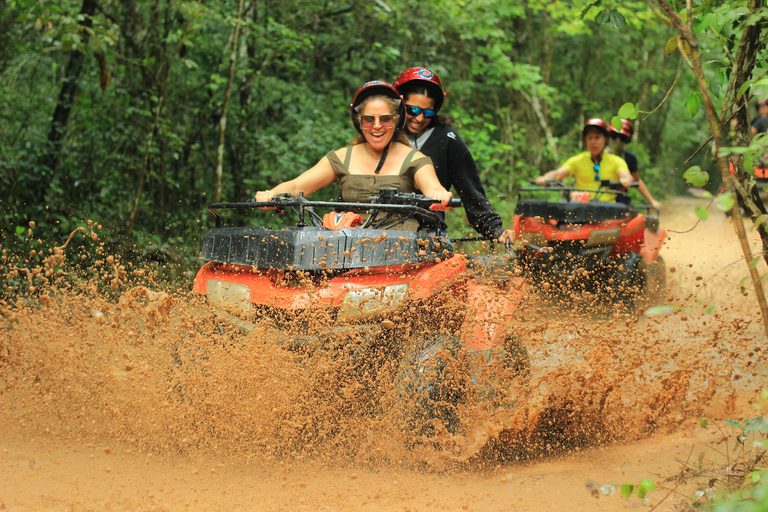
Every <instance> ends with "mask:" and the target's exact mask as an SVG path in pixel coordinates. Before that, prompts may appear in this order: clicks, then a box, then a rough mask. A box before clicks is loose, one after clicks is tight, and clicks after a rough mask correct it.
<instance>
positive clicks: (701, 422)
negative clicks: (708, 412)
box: [699, 418, 709, 428]
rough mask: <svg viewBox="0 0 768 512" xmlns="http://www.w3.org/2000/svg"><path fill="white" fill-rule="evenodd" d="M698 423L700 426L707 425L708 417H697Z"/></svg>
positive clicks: (704, 426) (705, 426)
mask: <svg viewBox="0 0 768 512" xmlns="http://www.w3.org/2000/svg"><path fill="white" fill-rule="evenodd" d="M699 425H701V428H707V426H708V425H709V418H699Z"/></svg>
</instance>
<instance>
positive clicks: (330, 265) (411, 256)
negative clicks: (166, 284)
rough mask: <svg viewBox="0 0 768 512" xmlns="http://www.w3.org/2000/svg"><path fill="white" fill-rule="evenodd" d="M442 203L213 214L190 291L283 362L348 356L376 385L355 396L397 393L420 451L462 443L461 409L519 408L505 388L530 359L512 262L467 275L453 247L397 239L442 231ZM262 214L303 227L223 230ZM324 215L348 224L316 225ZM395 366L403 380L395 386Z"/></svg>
mask: <svg viewBox="0 0 768 512" xmlns="http://www.w3.org/2000/svg"><path fill="white" fill-rule="evenodd" d="M435 203H436V202H435V201H433V200H431V199H426V198H424V197H422V196H418V195H414V194H398V193H396V192H395V191H393V190H388V189H382V191H381V193H380V195H379V196H376V197H372V198H371V202H370V203H366V204H361V203H340V202H321V201H310V200H307V199H305V198H304V197H276V198H275V199H274V200H273V201H269V202H263V203H256V202H246V203H222V204H212V205H210V207H209V208H210V211H211V213H212V214H213V215H214V216H215V219H216V227H215V228H214V229H212V230H210V231H209V232H208V233H207V234H206V235H205V237H204V239H203V248H202V258H203V259H204V260H207V263H206V264H205V265H204V266H203V267H202V268H201V269H200V271H199V272H198V274H197V276H196V278H195V283H194V290H195V291H196V292H199V293H201V294H204V295H206V296H207V299H208V301H209V302H210V303H211V304H213V305H215V306H217V307H218V308H220V309H222V310H224V311H227V312H229V313H230V314H231V315H234V317H236V319H235V321H236V322H238V323H239V324H240V325H243V326H246V327H247V326H249V325H253V322H257V321H260V322H262V323H263V322H264V321H265V320H266V321H268V322H269V323H271V324H272V325H274V326H275V327H277V328H278V329H277V332H279V334H278V335H277V341H278V343H281V344H282V345H283V346H284V347H285V348H287V349H290V350H293V351H296V352H299V353H301V354H306V355H308V356H311V355H312V354H313V353H315V351H318V350H337V351H344V352H345V353H346V354H348V355H349V356H350V357H351V360H353V361H355V366H356V368H355V369H354V372H358V373H366V374H367V375H373V376H374V379H373V380H368V381H367V383H364V384H362V385H361V386H360V388H361V389H362V388H365V390H366V391H367V392H368V393H370V394H371V395H373V396H374V397H375V398H376V399H377V400H374V402H382V401H383V400H382V399H383V398H385V396H384V395H386V393H383V392H382V390H384V389H386V388H387V384H390V386H389V389H393V390H394V391H393V392H392V393H390V395H389V397H390V398H392V400H389V401H388V402H389V403H391V404H392V405H393V410H394V412H396V413H398V415H399V417H400V418H401V421H402V425H403V430H404V431H406V432H409V433H410V434H411V441H412V442H418V440H419V439H426V438H427V437H429V436H430V435H433V434H437V433H448V434H449V437H450V438H451V439H452V440H453V441H451V443H452V444H453V445H456V444H461V439H460V438H461V437H462V435H463V433H464V431H465V428H464V423H463V417H462V412H461V408H462V405H463V404H471V409H472V410H473V411H475V412H476V411H477V410H478V408H483V407H486V408H487V409H488V410H494V408H498V407H499V405H505V406H511V404H512V403H513V400H512V398H513V396H512V395H513V393H512V391H511V383H512V381H513V380H514V379H515V378H516V377H517V376H519V375H524V374H526V372H527V365H528V359H527V352H526V350H525V348H524V347H523V346H522V345H521V344H520V343H519V342H518V341H517V340H516V339H515V338H514V337H513V336H512V333H511V332H510V329H509V327H510V323H511V321H512V316H513V314H514V313H515V310H516V309H517V307H518V305H519V303H520V300H521V298H522V297H523V295H524V286H523V282H522V279H520V278H513V277H512V275H513V274H512V272H511V270H512V269H511V254H510V255H509V256H508V257H507V258H501V259H498V258H497V261H496V262H495V263H492V262H490V261H488V262H486V264H485V265H478V262H477V261H475V262H473V265H472V267H474V268H475V270H472V269H470V268H469V267H470V265H469V260H468V258H467V257H465V256H464V255H461V254H454V251H453V247H452V245H451V244H450V243H449V242H448V240H446V239H445V238H442V237H435V236H430V235H429V234H426V233H421V232H414V231H405V230H398V229H397V227H398V225H400V224H401V223H402V222H404V221H405V220H407V219H411V218H418V217H419V216H426V217H432V218H433V219H434V221H435V222H436V223H437V224H438V225H442V228H444V224H443V223H442V220H441V219H440V217H439V216H438V215H437V214H436V213H434V211H432V210H430V208H434V207H435V206H436V204H435ZM458 204H459V202H458V200H454V202H453V203H452V206H457V205H458ZM259 208H261V209H265V208H270V209H276V210H277V211H279V212H280V213H283V212H284V211H286V210H288V209H291V210H294V211H295V213H296V214H297V217H298V222H297V223H296V225H295V226H286V227H283V228H281V229H266V228H264V227H222V225H221V216H220V214H219V211H220V210H222V211H223V210H233V209H237V210H247V211H250V212H254V211H257V210H256V209H259ZM321 208H322V209H334V210H339V209H346V210H350V211H348V212H346V213H337V212H336V211H333V212H330V213H327V214H325V215H324V217H320V216H319V215H318V214H317V213H316V212H315V209H318V210H319V209H321ZM356 212H357V213H356ZM361 214H362V215H361ZM363 216H367V219H366V220H365V221H363ZM489 265H490V267H489ZM480 271H482V272H483V273H484V274H486V275H487V274H491V275H492V276H493V279H484V278H482V277H480V276H479V273H480ZM307 359H309V360H311V358H307ZM310 364H311V363H310ZM387 366H389V367H394V368H397V370H396V372H391V373H392V374H391V376H390V377H387V375H386V372H384V371H382V368H384V367H387ZM382 379H383V380H385V381H386V380H387V379H391V380H390V381H389V382H382ZM373 407H377V408H379V407H381V405H380V403H379V404H378V405H373ZM425 436H426V437H425Z"/></svg>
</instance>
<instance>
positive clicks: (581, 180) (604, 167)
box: [562, 151, 629, 202]
mask: <svg viewBox="0 0 768 512" xmlns="http://www.w3.org/2000/svg"><path fill="white" fill-rule="evenodd" d="M562 167H565V168H566V169H568V171H569V172H570V173H571V175H572V176H575V177H576V188H585V189H592V190H594V189H597V188H599V187H600V182H599V181H595V177H596V176H597V174H598V171H595V169H594V167H595V163H594V162H593V161H592V156H591V154H590V153H589V151H584V152H583V153H579V154H578V155H576V156H573V157H571V158H569V159H568V160H566V161H565V163H564V164H563V165H562ZM619 171H627V172H629V168H628V167H627V162H625V161H624V159H623V158H620V157H618V156H616V155H612V154H610V153H606V152H603V157H602V160H600V171H599V174H600V181H602V180H608V181H619ZM594 196H595V194H591V195H590V197H589V198H590V199H594ZM598 201H609V202H616V195H615V194H600V197H599V198H598Z"/></svg>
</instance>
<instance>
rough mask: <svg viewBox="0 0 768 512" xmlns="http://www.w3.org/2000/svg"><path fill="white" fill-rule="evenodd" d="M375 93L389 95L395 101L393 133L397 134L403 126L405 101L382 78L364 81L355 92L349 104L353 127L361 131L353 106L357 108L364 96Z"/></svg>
mask: <svg viewBox="0 0 768 512" xmlns="http://www.w3.org/2000/svg"><path fill="white" fill-rule="evenodd" d="M377 94H380V95H382V96H387V97H390V98H392V99H393V100H395V101H397V115H398V119H397V124H396V125H395V134H397V132H399V131H400V130H401V129H402V128H403V127H404V126H405V102H404V101H403V97H402V96H400V93H399V92H397V89H395V88H394V87H392V84H390V83H388V82H384V81H383V80H371V81H370V82H366V83H364V84H363V85H362V87H360V88H359V89H358V90H357V92H356V93H355V98H354V99H353V100H352V104H350V105H349V107H350V112H351V116H352V124H353V125H354V126H355V129H356V130H357V131H358V132H360V133H363V131H362V130H361V129H360V122H359V121H358V120H357V117H358V113H357V111H356V110H355V108H357V106H358V105H360V104H361V103H362V102H363V100H364V99H365V98H367V97H369V96H375V95H377ZM393 139H394V136H393Z"/></svg>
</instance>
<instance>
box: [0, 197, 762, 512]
mask: <svg viewBox="0 0 768 512" xmlns="http://www.w3.org/2000/svg"><path fill="white" fill-rule="evenodd" d="M698 204H700V203H699V202H698V201H697V200H693V199H676V200H674V201H671V202H669V203H668V204H666V205H665V208H664V210H663V214H662V217H661V224H662V227H663V228H666V229H668V230H670V231H674V232H670V234H669V236H670V238H669V240H668V241H667V243H666V244H665V246H664V248H663V249H662V254H663V257H664V258H665V260H666V264H667V267H668V273H667V284H668V288H669V290H668V298H667V302H666V304H667V305H668V306H670V308H669V314H664V315H651V316H646V315H642V316H638V315H629V314H626V313H624V312H622V311H621V309H620V308H618V307H617V308H616V310H615V311H613V312H609V314H606V313H605V312H602V313H600V314H594V312H592V311H590V310H589V308H586V307H580V306H578V305H576V306H573V305H571V306H570V307H561V308H557V309H555V308H551V307H548V306H547V307H545V306H543V305H542V304H541V302H551V301H540V300H539V299H540V298H539V297H537V294H536V293H532V295H531V297H529V300H528V302H527V303H526V304H525V306H524V307H523V308H522V309H521V314H520V318H518V319H517V320H516V321H515V325H514V326H513V328H514V331H515V333H516V336H517V337H518V339H520V340H522V341H523V342H524V344H525V345H526V347H527V349H528V353H529V358H530V365H531V371H530V375H527V376H526V378H524V379H517V380H516V381H515V382H514V383H513V384H512V385H511V386H510V389H512V390H513V391H514V393H513V394H514V397H513V399H512V400H511V401H509V402H505V407H500V408H496V409H492V408H489V407H485V408H482V407H479V406H477V407H473V406H471V405H467V406H466V407H465V408H464V409H463V410H461V411H459V413H460V416H461V418H462V421H463V422H465V423H466V424H467V425H470V427H469V428H467V430H466V431H463V432H462V433H461V434H454V435H451V434H450V433H447V432H444V431H441V430H440V429H439V428H437V429H436V431H435V432H434V435H433V437H432V438H431V439H427V440H426V441H424V440H423V439H422V440H418V439H417V440H415V441H414V439H413V438H411V437H410V433H409V432H408V429H407V428H405V427H404V424H403V421H402V418H399V417H398V412H399V409H398V407H397V404H396V403H395V402H396V393H395V392H394V384H395V381H396V379H397V361H396V360H393V358H391V357H386V355H387V354H386V351H387V350H388V347H387V346H385V345H384V346H381V347H378V348H376V347H374V350H373V352H369V353H372V354H374V357H373V358H372V359H371V358H366V359H365V361H361V360H360V358H357V357H355V351H354V348H355V347H358V346H360V345H361V344H363V343H365V340H363V339H361V337H359V336H358V335H356V334H355V333H354V332H350V333H346V334H343V335H340V338H339V340H338V344H337V345H336V346H334V347H320V348H316V349H314V351H313V353H312V354H311V355H309V354H307V351H308V350H298V351H296V350H294V351H288V350H285V349H284V348H282V347H281V346H280V345H279V344H278V343H277V340H278V339H282V338H281V336H282V337H284V333H281V331H280V330H279V329H277V328H276V327H275V325H273V324H271V323H269V322H267V321H264V322H262V323H261V324H259V325H258V327H257V329H256V330H254V331H251V332H249V333H247V334H246V333H242V332H240V331H239V330H237V329H236V328H235V327H233V326H232V325H231V324H230V323H228V322H226V321H225V320H224V319H223V318H222V317H220V316H219V315H218V313H217V312H216V311H214V310H212V309H210V308H209V307H208V306H207V305H206V304H204V302H203V301H201V300H200V299H199V298H198V297H194V296H193V295H191V294H174V293H170V292H167V291H162V289H161V287H160V286H156V285H155V284H153V283H152V281H151V280H149V279H146V280H143V281H142V280H139V281H136V280H135V279H134V280H133V282H131V279H130V274H131V272H128V271H126V270H125V269H124V268H121V267H120V266H119V264H117V263H116V262H115V260H114V259H113V258H108V257H107V258H105V259H104V261H103V263H102V267H103V269H104V270H103V272H102V273H101V274H100V276H99V279H100V280H102V281H104V282H106V284H107V286H106V288H107V289H108V290H109V291H108V292H105V291H103V290H102V288H101V287H99V286H97V283H94V282H90V283H89V282H88V281H82V282H80V283H78V284H71V282H70V284H67V285H66V286H65V285H58V286H48V288H45V289H43V290H42V291H41V290H40V289H38V290H36V292H37V293H36V294H35V295H34V296H33V297H34V298H29V297H19V298H17V299H16V300H15V302H13V303H8V302H6V303H3V304H0V407H1V409H0V432H1V433H2V434H0V510H13V511H17V510H18V511H22V510H148V511H149V510H499V511H501V510H551V509H555V508H558V509H567V510H616V509H619V508H625V507H627V506H629V507H642V505H641V504H640V501H639V500H638V499H637V498H633V499H632V500H630V501H627V500H624V499H623V498H621V496H620V493H619V492H614V493H613V494H611V492H610V489H612V488H611V487H610V485H613V486H614V487H613V489H618V488H620V487H621V485H622V484H623V483H625V482H632V483H637V482H639V481H640V480H641V479H643V478H650V479H653V480H654V481H656V482H657V483H662V482H665V481H666V482H674V476H675V475H676V474H678V473H679V472H680V471H681V462H680V461H691V462H690V464H691V465H693V462H692V461H693V460H695V461H698V462H697V464H699V465H702V464H710V465H711V466H712V467H716V466H717V465H718V464H719V463H723V462H724V457H726V456H725V455H723V454H724V453H726V452H725V450H724V449H723V446H721V445H718V444H717V443H721V442H722V440H723V437H724V434H723V431H722V430H720V429H718V428H716V427H714V426H711V425H712V424H714V423H713V421H712V420H717V419H720V420H723V419H727V418H743V417H747V416H749V415H751V414H753V413H752V411H751V410H750V408H749V406H750V404H751V403H753V402H754V401H755V399H756V397H757V395H758V394H759V392H760V391H761V390H762V388H763V387H764V385H765V375H766V373H768V372H766V362H765V358H764V350H765V348H766V343H765V335H764V333H763V332H762V331H761V322H760V317H759V311H758V310H757V307H756V303H755V301H754V297H753V292H751V291H749V290H750V288H751V287H750V284H749V282H748V281H744V280H743V279H744V278H745V277H746V276H747V275H748V273H747V269H746V265H745V263H744V262H743V261H742V259H741V252H740V248H739V245H738V243H737V241H736V238H735V234H734V230H733V227H732V225H731V223H730V219H728V218H726V217H725V216H724V215H723V214H722V213H721V212H717V211H715V210H714V209H711V215H710V218H709V219H707V220H706V221H704V222H701V223H699V224H698V226H696V227H695V228H694V229H692V230H691V228H693V226H694V225H695V224H696V222H697V217H696V216H695V214H694V213H693V210H694V208H695V206H697V205H698ZM750 234H751V235H753V233H750ZM77 236H81V235H77ZM94 238H95V235H94ZM752 242H753V243H752V245H753V249H755V252H757V250H756V249H757V248H758V241H757V237H753V239H752ZM65 253H66V251H65V250H61V251H58V252H57V253H55V254H54V256H56V258H57V259H56V260H55V261H53V262H52V263H51V264H50V265H49V266H46V265H45V264H44V263H43V264H41V265H40V267H39V269H38V270H37V271H36V272H37V274H40V275H42V274H44V273H45V272H46V269H49V270H53V269H55V268H59V267H56V266H55V265H61V264H62V262H63V260H64V256H65ZM49 261H50V260H49ZM18 266H20V267H21V266H22V265H21V264H19V265H18ZM30 268H32V267H31V266H30ZM758 268H759V270H760V272H761V273H764V272H765V270H766V269H765V268H764V265H763V264H762V263H761V264H760V266H759V267H758ZM28 270H29V269H28ZM32 274H34V275H37V274H35V271H34V269H32V270H29V272H27V273H26V275H27V276H30V275H32ZM51 274H53V276H51V278H53V277H55V273H54V272H53V271H52V272H51ZM21 275H24V272H21ZM129 283H130V284H129ZM42 288H44V287H42ZM342 338H343V339H342ZM372 361H373V362H372ZM702 417H706V418H710V419H711V425H710V426H709V427H708V428H702V427H701V426H700V422H699V420H700V418H702ZM700 454H704V455H702V456H700ZM725 462H727V461H725ZM588 482H596V485H598V486H599V485H603V484H606V485H607V486H606V487H605V488H604V491H605V492H606V493H607V494H600V493H597V494H598V497H595V496H593V493H592V492H591V491H592V490H594V487H593V486H592V484H591V483H590V485H589V486H587V483H588ZM698 484H700V482H696V481H695V479H693V478H692V479H690V480H689V481H687V482H685V484H684V485H680V486H679V487H677V488H676V489H675V490H674V492H671V493H669V492H668V491H667V490H663V491H662V490H658V491H653V492H651V493H650V494H649V497H648V498H649V504H658V503H659V502H661V504H660V505H659V507H658V508H657V510H677V509H679V508H676V507H679V506H682V504H683V503H685V502H690V501H691V500H692V498H691V496H692V493H693V491H694V490H695V489H696V488H697V485H698ZM664 485H665V489H672V488H674V487H675V485H676V484H669V483H667V484H664ZM668 494H669V496H667V495H668Z"/></svg>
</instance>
